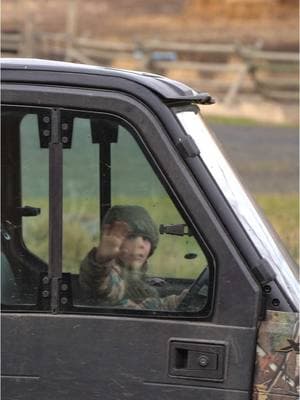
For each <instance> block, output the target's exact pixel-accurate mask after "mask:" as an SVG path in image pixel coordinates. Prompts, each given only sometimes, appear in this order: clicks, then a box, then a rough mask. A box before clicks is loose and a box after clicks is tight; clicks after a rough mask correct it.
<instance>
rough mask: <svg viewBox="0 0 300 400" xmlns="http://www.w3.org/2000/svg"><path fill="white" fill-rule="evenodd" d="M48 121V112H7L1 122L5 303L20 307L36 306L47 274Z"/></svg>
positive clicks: (26, 109) (3, 302) (7, 110)
mask: <svg viewBox="0 0 300 400" xmlns="http://www.w3.org/2000/svg"><path fill="white" fill-rule="evenodd" d="M45 117H47V123H48V124H49V121H50V116H49V112H48V111H46V110H42V109H41V110H39V111H35V110H32V109H28V108H17V107H6V108H5V109H4V111H3V112H2V118H1V120H2V136H1V137H2V145H1V146H2V164H3V167H2V223H1V233H2V253H1V290H2V304H4V305H9V306H15V305H18V307H21V308H22V307H23V306H25V305H26V306H35V305H37V302H38V287H39V283H40V280H41V276H42V274H46V272H47V261H48V208H49V207H48V150H47V149H46V148H42V147H41V137H40V133H41V134H42V131H40V129H39V127H40V121H42V119H43V118H45ZM46 135H47V137H49V136H50V130H47V131H46ZM47 140H48V139H47ZM45 147H47V146H45Z"/></svg>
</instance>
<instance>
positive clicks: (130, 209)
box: [79, 206, 185, 310]
mask: <svg viewBox="0 0 300 400" xmlns="http://www.w3.org/2000/svg"><path fill="white" fill-rule="evenodd" d="M157 244H158V231H157V228H156V225H155V223H154V222H153V220H152V218H151V217H150V215H149V214H148V212H147V211H146V210H145V209H144V208H143V207H140V206H114V207H112V208H111V209H110V210H109V211H108V213H107V214H106V216H105V218H104V220H103V224H102V232H101V240H100V243H99V245H98V247H96V248H93V249H92V250H91V251H90V252H89V253H88V255H87V256H86V258H85V259H84V260H83V261H82V262H81V266H80V278H79V282H80V285H81V287H82V289H84V290H85V291H86V292H88V293H89V294H90V295H91V296H92V297H94V298H98V299H101V300H102V301H103V304H105V305H108V306H115V307H121V308H133V309H152V310H157V309H160V310H175V309H176V307H177V305H178V304H179V303H180V302H181V300H182V298H183V297H184V295H185V291H184V292H183V293H182V294H181V295H179V296H176V295H170V296H167V297H164V298H160V297H159V294H158V291H157V290H156V288H154V287H153V286H150V285H149V284H148V283H147V282H146V277H147V275H146V273H147V270H148V259H149V257H150V256H151V255H152V254H153V253H154V251H155V249H156V247H157Z"/></svg>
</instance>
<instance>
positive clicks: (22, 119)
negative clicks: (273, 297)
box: [2, 84, 260, 400]
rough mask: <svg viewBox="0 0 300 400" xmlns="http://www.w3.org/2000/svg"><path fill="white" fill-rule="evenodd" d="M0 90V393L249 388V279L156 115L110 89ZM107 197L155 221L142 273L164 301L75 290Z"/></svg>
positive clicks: (253, 288) (96, 395)
mask: <svg viewBox="0 0 300 400" xmlns="http://www.w3.org/2000/svg"><path fill="white" fill-rule="evenodd" d="M28 93H30V96H28ZM3 100H4V101H6V102H7V104H8V105H7V106H6V107H5V108H4V109H3V113H2V117H3V128H2V137H3V143H2V151H3V153H2V161H3V164H4V165H3V168H2V173H3V176H2V182H3V183H4V185H5V186H4V188H3V189H2V194H3V198H2V204H3V210H2V239H3V247H2V251H3V254H2V257H3V262H2V285H3V288H4V290H2V293H3V296H2V303H3V305H2V307H3V322H2V351H3V356H2V357H3V358H2V360H3V361H2V382H3V383H2V390H3V398H5V399H29V398H30V399H31V400H34V399H39V400H40V399H44V400H46V399H53V398H56V399H57V400H59V399H62V400H65V399H72V400H75V399H83V398H87V399H100V398H101V399H103V400H106V399H127V398H130V399H153V400H154V399H155V400H157V399H166V400H167V399H176V400H180V399H184V400H188V399H205V400H207V399H214V400H218V399H225V398H228V399H232V400H234V399H239V400H241V399H249V398H250V397H251V387H252V374H253V369H254V361H255V348H256V333H257V331H256V326H257V322H258V313H259V307H260V290H259V286H258V284H257V283H256V282H255V280H254V279H253V277H252V276H251V275H250V273H249V272H248V268H247V266H246V265H245V262H244V261H243V259H242V258H241V256H240V255H239V251H238V249H237V248H236V247H235V245H234V243H232V241H231V239H230V237H228V234H227V233H226V227H225V226H224V225H223V224H222V221H220V220H219V219H218V217H217V215H216V213H215V212H214V208H213V206H212V205H211V204H209V202H208V201H207V198H206V196H205V193H204V192H203V191H202V190H201V187H199V185H198V183H196V181H195V179H194V177H193V176H192V174H191V172H190V171H189V169H188V167H187V165H186V164H185V162H184V160H183V158H182V156H181V155H180V153H179V151H178V150H177V148H176V144H174V143H173V142H172V141H171V139H170V138H169V136H168V126H163V125H162V123H161V121H160V120H159V118H158V117H157V116H155V115H154V114H153V113H152V112H151V111H150V110H149V109H148V108H147V107H146V106H145V105H143V104H141V102H139V101H137V100H135V99H134V98H133V97H132V96H127V95H125V94H120V93H115V92H107V91H106V92H103V93H102V92H101V91H99V90H98V91H95V92H92V91H91V90H88V91H86V90H83V89H66V88H64V93H62V91H61V89H60V88H50V87H49V88H47V89H45V88H44V87H39V86H38V85H36V86H34V87H30V86H28V87H26V86H24V85H23V86H22V87H18V86H17V85H12V84H11V85H8V87H7V91H5V92H4V96H3ZM54 105H55V106H54ZM162 107H165V109H166V110H167V107H166V106H165V105H163V104H162ZM115 205H139V206H142V207H144V208H145V209H146V210H147V211H148V213H149V214H150V215H151V217H152V218H153V220H154V221H155V223H156V225H157V228H158V230H159V232H160V234H159V243H158V246H157V248H156V249H155V251H154V252H153V254H152V256H151V257H150V259H149V261H148V263H147V271H146V273H147V278H146V279H147V283H148V284H149V285H150V286H153V288H154V289H155V290H156V291H157V292H158V293H159V296H160V298H161V299H166V298H169V299H176V302H174V304H173V303H172V304H171V302H167V301H165V302H164V301H163V302H162V303H161V304H160V305H159V306H158V305H157V304H152V305H151V304H149V305H148V306H147V307H132V306H126V305H125V306H124V305H120V304H116V305H111V304H108V303H107V302H105V301H103V299H97V298H94V297H91V296H89V295H88V294H87V293H86V292H85V291H84V290H83V289H82V287H81V285H80V279H79V278H80V265H81V262H82V260H83V259H84V258H85V256H86V255H87V254H88V253H89V251H90V250H91V249H93V248H94V247H96V246H97V245H98V243H99V240H100V239H101V238H100V234H101V221H102V219H103V217H104V215H105V214H106V212H107V211H108V210H109V209H110V208H111V207H112V206H115Z"/></svg>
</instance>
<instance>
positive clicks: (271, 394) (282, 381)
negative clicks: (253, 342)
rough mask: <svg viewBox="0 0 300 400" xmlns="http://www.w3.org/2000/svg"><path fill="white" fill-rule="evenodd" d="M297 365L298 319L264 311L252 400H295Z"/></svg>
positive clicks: (297, 317) (297, 391) (297, 395)
mask: <svg viewBox="0 0 300 400" xmlns="http://www.w3.org/2000/svg"><path fill="white" fill-rule="evenodd" d="M299 361H300V359H299V315H298V314H297V313H289V312H277V311H267V314H266V319H265V320H264V321H263V322H262V323H261V326H260V328H259V332H258V340H257V349H256V364H255V375H254V388H253V397H252V399H253V400H292V399H298V398H299Z"/></svg>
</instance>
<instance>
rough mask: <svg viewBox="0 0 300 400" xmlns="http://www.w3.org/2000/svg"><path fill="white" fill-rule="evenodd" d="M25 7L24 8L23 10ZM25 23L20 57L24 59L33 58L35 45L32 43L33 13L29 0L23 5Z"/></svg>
mask: <svg viewBox="0 0 300 400" xmlns="http://www.w3.org/2000/svg"><path fill="white" fill-rule="evenodd" d="M25 7H26V8H25ZM25 7H24V8H25V9H24V8H23V10H24V14H25V22H24V44H23V48H22V55H23V56H25V57H34V56H35V43H34V12H33V8H32V2H31V0H29V1H27V2H26V3H25Z"/></svg>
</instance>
